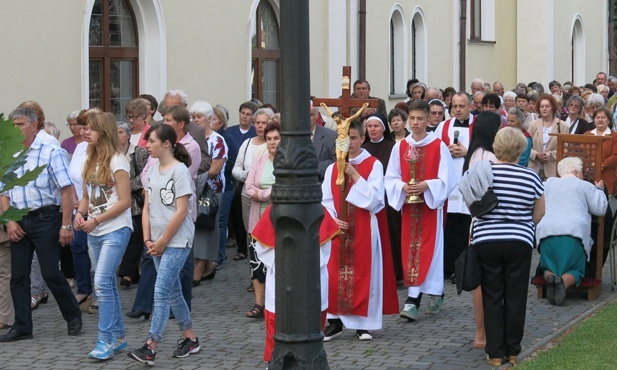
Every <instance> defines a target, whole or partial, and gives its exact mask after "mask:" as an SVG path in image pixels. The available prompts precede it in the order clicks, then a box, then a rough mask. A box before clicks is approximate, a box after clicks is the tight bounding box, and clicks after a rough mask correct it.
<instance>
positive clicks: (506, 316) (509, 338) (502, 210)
mask: <svg viewBox="0 0 617 370" xmlns="http://www.w3.org/2000/svg"><path fill="white" fill-rule="evenodd" d="M526 147H527V140H526V139H525V137H524V136H523V134H522V133H521V131H520V130H517V129H515V128H512V127H506V128H503V129H501V130H500V131H499V132H498V133H497V135H496V136H495V142H494V143H493V149H494V151H495V156H496V157H497V162H496V163H495V164H493V165H492V168H493V190H494V192H495V195H496V196H497V198H498V200H499V204H498V205H497V206H496V207H495V208H494V209H493V210H492V211H490V212H488V213H486V214H484V215H482V216H480V217H478V218H477V219H476V220H475V222H474V224H473V227H472V235H473V236H472V243H473V244H474V245H475V247H476V252H477V255H478V260H479V262H480V265H481V267H482V299H483V307H484V325H485V327H486V347H485V351H486V353H487V355H488V356H487V360H488V362H489V363H490V364H491V365H493V366H500V365H501V364H502V362H503V359H504V357H506V358H507V360H508V361H509V362H510V363H511V364H515V363H516V356H517V355H518V354H519V353H520V352H521V340H522V338H523V329H524V327H525V310H526V306H527V288H528V281H529V269H530V264H531V250H532V248H533V246H534V242H533V239H534V230H535V224H537V223H538V222H539V221H540V219H541V218H542V216H543V215H544V195H543V193H544V185H543V184H542V181H541V180H540V177H538V175H537V174H536V173H535V171H533V170H532V169H530V168H526V167H522V166H519V165H518V159H519V157H520V155H521V153H523V150H525V148H526Z"/></svg>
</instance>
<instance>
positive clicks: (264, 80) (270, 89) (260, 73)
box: [251, 0, 281, 108]
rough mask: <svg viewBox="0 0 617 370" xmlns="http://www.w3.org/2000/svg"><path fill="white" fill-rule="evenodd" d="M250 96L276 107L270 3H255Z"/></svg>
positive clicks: (275, 38)
mask: <svg viewBox="0 0 617 370" xmlns="http://www.w3.org/2000/svg"><path fill="white" fill-rule="evenodd" d="M252 49H253V57H252V59H253V62H252V68H251V77H252V83H251V93H252V97H253V98H256V99H259V100H260V101H261V102H262V103H270V104H273V105H274V106H276V107H277V108H279V107H280V91H281V88H280V87H281V83H280V80H281V79H280V58H281V57H280V55H281V53H280V50H279V25H278V21H277V19H276V15H275V13H274V10H273V9H272V6H271V5H270V3H269V2H268V1H266V0H262V1H260V2H259V6H257V14H256V15H255V28H254V29H253V30H252Z"/></svg>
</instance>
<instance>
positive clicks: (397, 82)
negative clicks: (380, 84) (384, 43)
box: [390, 10, 407, 95]
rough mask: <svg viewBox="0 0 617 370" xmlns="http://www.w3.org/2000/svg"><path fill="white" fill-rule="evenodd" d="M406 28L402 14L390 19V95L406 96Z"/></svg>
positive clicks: (394, 14) (396, 14) (394, 15)
mask: <svg viewBox="0 0 617 370" xmlns="http://www.w3.org/2000/svg"><path fill="white" fill-rule="evenodd" d="M404 71H405V26H404V24H403V16H402V15H401V12H400V11H398V10H396V11H394V13H392V17H391V18H390V95H395V94H401V95H405V85H406V84H405V82H406V80H407V79H406V78H405V72H404Z"/></svg>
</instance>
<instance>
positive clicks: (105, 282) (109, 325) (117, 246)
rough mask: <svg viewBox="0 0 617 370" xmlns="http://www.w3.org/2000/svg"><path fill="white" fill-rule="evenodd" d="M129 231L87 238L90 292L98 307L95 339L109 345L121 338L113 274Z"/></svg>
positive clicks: (127, 240)
mask: <svg viewBox="0 0 617 370" xmlns="http://www.w3.org/2000/svg"><path fill="white" fill-rule="evenodd" d="M130 236H131V229H129V228H128V227H126V226H125V227H123V228H121V229H118V230H115V231H112V232H110V233H109V234H105V235H101V236H93V235H88V246H89V247H90V249H92V255H93V261H92V262H93V263H94V265H95V266H96V267H95V269H94V290H95V291H96V297H97V299H98V304H99V336H98V339H99V340H102V341H104V342H105V343H111V340H112V339H113V338H116V339H117V338H124V335H125V330H124V322H123V321H122V306H121V305H120V294H119V293H118V283H117V281H116V270H117V269H118V266H119V265H120V261H122V256H123V255H124V251H125V250H126V245H127V244H128V242H129V237H130Z"/></svg>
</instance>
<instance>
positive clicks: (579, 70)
mask: <svg viewBox="0 0 617 370" xmlns="http://www.w3.org/2000/svg"><path fill="white" fill-rule="evenodd" d="M571 78H572V80H571V81H572V82H573V83H574V84H576V85H579V86H582V85H583V84H585V81H586V80H585V35H584V34H583V24H582V23H581V20H580V17H579V16H577V17H576V18H575V20H574V25H573V26H572V76H571Z"/></svg>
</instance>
